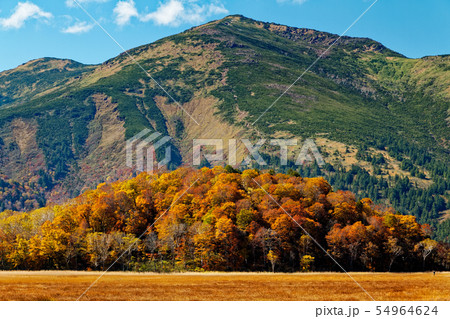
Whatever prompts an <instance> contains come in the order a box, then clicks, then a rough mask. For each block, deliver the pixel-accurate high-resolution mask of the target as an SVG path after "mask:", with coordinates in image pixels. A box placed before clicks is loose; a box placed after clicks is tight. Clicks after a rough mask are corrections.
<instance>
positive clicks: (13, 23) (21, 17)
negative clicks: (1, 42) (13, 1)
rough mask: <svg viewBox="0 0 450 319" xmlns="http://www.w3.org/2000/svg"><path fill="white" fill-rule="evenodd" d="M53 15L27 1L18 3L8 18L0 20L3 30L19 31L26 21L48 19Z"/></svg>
mask: <svg viewBox="0 0 450 319" xmlns="http://www.w3.org/2000/svg"><path fill="white" fill-rule="evenodd" d="M52 17H53V15H52V14H51V13H50V12H46V11H43V10H42V9H41V8H39V7H38V6H37V5H35V4H34V3H31V2H29V1H27V2H19V3H18V4H17V6H16V8H15V9H14V12H13V13H12V15H11V16H10V17H9V18H0V25H1V26H2V27H3V28H5V29H20V28H21V27H22V26H23V25H24V24H25V21H27V20H28V19H50V18H52Z"/></svg>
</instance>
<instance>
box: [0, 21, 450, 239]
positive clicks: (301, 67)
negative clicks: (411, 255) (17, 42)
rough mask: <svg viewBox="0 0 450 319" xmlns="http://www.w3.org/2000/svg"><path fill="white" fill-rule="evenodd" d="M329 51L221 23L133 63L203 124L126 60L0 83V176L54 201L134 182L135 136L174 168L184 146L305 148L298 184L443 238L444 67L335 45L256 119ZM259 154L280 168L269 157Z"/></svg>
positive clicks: (308, 35) (315, 34)
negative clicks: (144, 137) (329, 190)
mask: <svg viewBox="0 0 450 319" xmlns="http://www.w3.org/2000/svg"><path fill="white" fill-rule="evenodd" d="M337 38H338V36H337V35H333V34H329V33H325V32H319V31H315V30H309V29H298V28H291V27H287V26H282V25H277V24H271V23H263V22H258V21H254V20H251V19H247V18H245V17H242V16H230V17H227V18H224V19H222V20H218V21H213V22H210V23H208V24H205V25H202V26H199V27H195V28H192V29H190V30H187V31H185V32H183V33H180V34H177V35H174V36H171V37H168V38H165V39H162V40H159V41H157V42H155V43H152V44H149V45H144V46H141V47H138V48H135V49H132V50H130V51H129V52H128V53H129V54H130V55H131V56H132V57H133V59H135V60H136V61H138V62H139V64H140V65H141V66H142V67H143V68H145V69H146V70H148V72H149V73H150V74H151V75H152V76H153V77H154V78H155V79H156V80H157V81H158V82H159V83H160V84H161V85H162V86H163V87H164V88H166V89H167V91H168V92H169V94H170V95H171V96H173V98H174V99H175V100H177V101H178V102H179V103H180V104H181V105H182V106H183V108H184V109H185V110H186V111H187V112H189V113H190V114H191V115H192V117H193V118H194V119H195V120H196V121H197V122H198V123H199V125H197V124H196V123H195V122H194V121H193V120H192V119H191V118H190V117H189V116H188V115H187V114H186V113H185V112H183V111H182V110H180V108H178V107H177V105H176V104H175V103H174V101H173V100H171V99H169V98H168V97H167V96H166V94H165V93H164V92H163V91H162V90H161V89H160V88H159V87H158V86H157V85H156V84H155V83H154V82H153V81H152V80H151V79H150V78H149V77H148V76H147V75H146V74H145V73H144V72H143V71H142V69H141V68H140V67H139V66H137V65H136V64H135V63H134V61H133V60H132V59H131V58H129V56H128V55H126V54H122V55H120V56H118V57H116V58H114V59H111V60H109V61H107V62H105V63H103V64H102V65H98V66H84V65H81V64H78V63H76V62H73V61H67V60H54V59H43V60H37V61H32V62H29V63H27V64H25V65H24V66H21V67H19V68H17V69H16V70H11V71H6V72H2V73H0V95H1V97H0V100H1V103H0V104H1V105H0V138H1V140H0V142H1V143H0V161H1V163H2V168H1V169H0V173H2V174H4V175H6V176H8V177H9V178H12V179H14V180H18V181H26V182H27V183H29V184H30V187H31V188H33V187H36V188H45V189H46V191H47V198H48V200H50V201H59V200H62V199H66V198H68V197H72V196H75V195H77V194H78V193H79V192H80V191H81V190H82V189H83V188H85V187H93V186H95V185H96V184H97V183H98V182H102V181H106V180H108V179H117V178H123V177H127V176H129V175H130V174H132V170H131V169H129V168H127V167H126V166H125V140H126V139H128V138H130V137H132V136H133V135H135V134H136V133H138V132H140V131H141V130H142V129H144V128H150V129H151V130H155V131H158V132H160V133H162V134H164V135H170V136H172V137H173V141H172V146H173V148H172V149H173V161H172V162H171V165H170V168H174V167H176V166H177V165H180V164H182V163H189V162H190V161H191V157H192V155H191V151H192V150H191V149H190V147H191V145H192V139H193V138H223V139H229V138H237V139H239V138H244V137H245V138H260V137H264V138H270V137H277V138H280V137H286V138H314V140H315V141H316V143H317V144H318V146H319V148H320V150H321V152H322V154H323V155H324V157H325V160H326V162H327V166H326V167H325V168H322V169H320V168H318V167H316V166H314V165H312V166H308V167H303V168H301V169H300V173H301V174H302V175H307V176H313V175H327V178H328V179H329V180H330V181H331V183H332V184H333V186H335V187H339V188H343V189H351V190H352V191H354V192H355V193H357V194H358V195H359V196H370V197H371V198H374V199H375V200H377V202H378V203H380V204H383V203H386V204H391V205H393V206H394V207H395V208H396V209H398V210H399V211H400V212H401V213H411V214H414V215H416V216H417V217H418V218H419V220H420V222H429V223H431V224H432V225H433V226H434V227H435V229H436V234H438V236H439V237H440V238H441V239H442V238H446V237H447V238H448V235H449V231H448V230H449V228H450V224H449V221H446V222H441V221H442V219H443V218H444V217H443V216H445V213H446V212H447V209H448V207H449V205H448V200H449V189H450V184H449V183H450V180H449V177H450V171H449V141H450V129H449V122H450V120H449V116H450V114H449V108H450V102H449V99H450V89H449V88H450V72H449V70H450V56H438V57H426V58H423V59H408V58H406V57H404V56H402V55H401V54H398V53H396V52H393V51H391V50H389V49H388V48H386V47H384V46H383V45H382V44H380V43H378V42H375V41H373V40H371V39H365V38H350V37H343V38H342V39H340V40H339V41H338V42H337V43H336V44H335V45H334V46H333V47H332V48H331V49H330V50H329V51H327V52H326V53H325V54H324V56H323V58H322V59H321V60H320V61H319V62H318V63H317V64H315V65H314V66H313V67H312V68H311V70H310V72H307V73H306V74H305V75H304V76H303V77H302V79H301V80H299V81H298V82H297V84H296V85H295V86H294V87H292V89H291V90H289V92H287V93H286V94H285V95H284V96H283V97H282V98H281V99H280V100H279V101H278V102H277V103H276V104H275V105H274V106H273V107H272V108H271V109H270V110H268V111H267V113H265V114H264V115H263V116H262V117H260V116H261V115H262V114H263V113H264V111H265V110H266V109H267V108H268V107H269V106H270V105H271V104H272V103H273V102H274V101H275V99H277V98H278V97H279V96H280V95H281V94H282V93H283V92H284V91H285V90H286V89H287V88H288V87H289V86H290V85H291V84H292V82H294V80H295V79H297V78H298V77H299V76H300V75H301V74H302V73H303V72H304V71H305V69H307V68H308V67H309V66H310V65H311V64H312V63H313V62H314V61H315V60H316V59H317V57H318V56H320V55H321V54H322V53H323V52H325V50H327V48H328V47H329V46H330V45H331V44H332V43H333V42H334V41H336V40H337ZM258 118H259V120H258ZM256 120H257V122H256V123H255V125H252V123H253V122H254V121H256ZM262 152H264V153H265V155H264V156H265V158H266V159H267V160H268V162H269V163H270V167H278V166H279V165H278V164H279V163H278V160H277V157H276V153H275V152H276V150H275V149H273V148H271V147H268V146H267V147H265V148H263V151H262ZM238 153H239V154H240V155H242V153H243V146H242V145H241V146H239V148H238ZM292 164H293V163H291V166H292V167H291V168H294V169H296V170H298V168H297V167H294V166H293V165H292ZM288 168H289V167H287V168H281V169H288ZM444 219H445V218H444Z"/></svg>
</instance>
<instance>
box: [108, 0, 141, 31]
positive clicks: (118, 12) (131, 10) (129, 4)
mask: <svg viewBox="0 0 450 319" xmlns="http://www.w3.org/2000/svg"><path fill="white" fill-rule="evenodd" d="M114 15H115V21H116V23H117V24H118V25H120V26H123V25H125V24H127V23H129V22H130V20H131V18H133V17H139V13H138V11H137V9H136V6H135V4H134V1H133V0H128V1H119V2H118V3H117V5H116V7H115V8H114Z"/></svg>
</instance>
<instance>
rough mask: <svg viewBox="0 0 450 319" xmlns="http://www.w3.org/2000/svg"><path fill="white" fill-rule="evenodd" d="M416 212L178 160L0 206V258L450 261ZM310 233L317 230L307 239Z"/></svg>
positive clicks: (57, 265) (396, 265) (228, 266)
mask: <svg viewBox="0 0 450 319" xmlns="http://www.w3.org/2000/svg"><path fill="white" fill-rule="evenodd" d="M430 235H431V228H430V226H429V225H427V224H419V223H418V222H417V221H416V218H415V217H414V216H410V215H401V214H399V213H397V212H395V211H394V210H393V209H391V208H387V207H385V206H378V205H376V204H374V203H373V202H372V200H370V199H368V198H364V199H361V200H357V199H356V196H355V195H354V194H353V193H351V192H349V191H333V189H332V187H331V186H330V184H329V183H328V182H327V181H326V180H325V179H324V178H322V177H318V178H302V177H300V176H298V174H281V173H279V174H276V173H275V172H273V171H268V172H260V171H258V170H255V169H249V170H245V171H243V172H240V171H237V170H235V169H233V168H231V167H225V168H224V167H214V168H206V167H205V168H202V169H192V168H179V169H177V170H175V171H172V172H165V173H160V174H154V175H152V174H147V173H142V174H140V175H138V176H137V177H135V178H133V179H130V180H127V181H121V182H114V183H109V184H106V183H103V184H100V185H98V187H97V188H96V189H95V190H89V191H87V192H85V193H83V194H82V195H80V196H78V197H77V198H75V199H73V200H71V201H68V202H67V203H65V204H64V205H54V206H47V207H44V208H40V209H36V210H33V211H31V212H26V213H21V212H15V211H12V210H6V211H4V212H3V213H1V214H0V267H1V269H73V270H85V269H97V270H100V269H106V268H107V267H109V266H110V265H111V264H112V263H113V262H114V261H115V260H116V259H117V258H119V257H120V258H119V260H118V261H117V262H116V263H115V264H114V266H113V267H112V269H116V270H135V271H184V270H189V271H211V270H218V271H287V272H294V271H312V270H316V271H325V270H340V269H339V267H338V266H337V265H336V264H335V263H334V262H333V260H332V259H331V258H330V257H329V256H327V255H326V254H325V253H324V252H323V251H322V250H321V248H320V247H319V245H320V246H322V247H323V248H324V249H326V251H327V252H328V253H329V254H330V255H331V256H333V258H334V259H335V260H336V261H338V262H339V263H340V264H341V265H342V266H343V267H344V268H345V269H346V270H352V271H423V270H448V269H449V268H450V248H449V246H448V244H446V243H442V242H437V241H434V240H432V239H431V238H430ZM312 238H313V239H314V240H313V239H312Z"/></svg>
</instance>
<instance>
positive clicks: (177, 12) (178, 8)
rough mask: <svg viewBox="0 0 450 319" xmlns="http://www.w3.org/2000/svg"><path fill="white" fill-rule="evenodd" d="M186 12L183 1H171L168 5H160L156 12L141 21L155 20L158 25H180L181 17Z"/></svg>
mask: <svg viewBox="0 0 450 319" xmlns="http://www.w3.org/2000/svg"><path fill="white" fill-rule="evenodd" d="M184 10H185V9H184V6H183V3H181V1H178V0H170V1H169V2H167V3H162V4H160V6H159V7H158V9H157V10H156V11H155V12H152V13H149V14H147V15H145V16H143V17H142V18H141V20H142V21H149V20H153V21H154V22H155V23H156V24H161V25H169V24H178V23H179V22H180V16H181V15H182V13H183V12H184Z"/></svg>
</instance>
